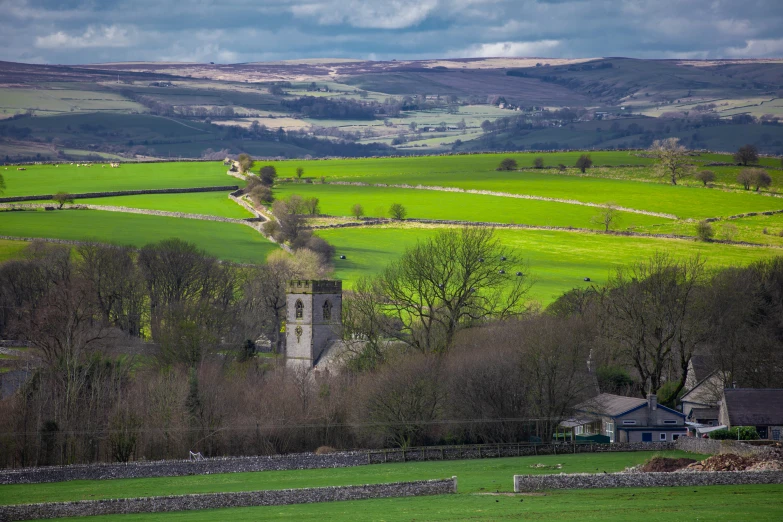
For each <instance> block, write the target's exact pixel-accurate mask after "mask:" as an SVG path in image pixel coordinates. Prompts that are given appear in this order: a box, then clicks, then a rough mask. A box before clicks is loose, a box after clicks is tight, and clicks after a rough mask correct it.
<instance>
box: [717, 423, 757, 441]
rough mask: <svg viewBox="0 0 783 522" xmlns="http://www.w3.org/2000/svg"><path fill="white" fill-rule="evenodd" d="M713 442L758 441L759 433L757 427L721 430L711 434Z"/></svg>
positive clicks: (737, 427) (736, 427)
mask: <svg viewBox="0 0 783 522" xmlns="http://www.w3.org/2000/svg"><path fill="white" fill-rule="evenodd" d="M710 438H711V439H713V440H758V439H759V432H758V431H756V427H755V426H735V427H733V428H731V429H728V430H727V429H721V430H715V431H711V432H710Z"/></svg>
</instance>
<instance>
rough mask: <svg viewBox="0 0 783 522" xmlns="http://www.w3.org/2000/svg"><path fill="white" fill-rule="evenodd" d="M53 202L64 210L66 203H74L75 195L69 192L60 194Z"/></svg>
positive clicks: (55, 196) (54, 197) (56, 195)
mask: <svg viewBox="0 0 783 522" xmlns="http://www.w3.org/2000/svg"><path fill="white" fill-rule="evenodd" d="M52 201H54V202H55V203H57V204H58V205H60V207H59V208H63V205H65V204H66V203H73V194H69V193H67V192H58V193H57V194H55V195H54V196H53V197H52Z"/></svg>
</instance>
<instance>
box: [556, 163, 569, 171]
mask: <svg viewBox="0 0 783 522" xmlns="http://www.w3.org/2000/svg"><path fill="white" fill-rule="evenodd" d="M557 168H558V170H559V171H560V172H565V170H566V169H567V168H568V167H566V166H565V165H563V164H562V163H561V164H560V165H558V166H557Z"/></svg>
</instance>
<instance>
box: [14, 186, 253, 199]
mask: <svg viewBox="0 0 783 522" xmlns="http://www.w3.org/2000/svg"><path fill="white" fill-rule="evenodd" d="M238 189H239V186H238V185H221V186H215V187H191V188H167V189H140V190H114V191H109V192H82V193H79V194H71V197H72V198H73V199H90V198H107V197H112V196H140V195H144V194H189V193H195V192H228V191H233V190H238ZM53 197H54V194H41V195H37V196H9V197H5V198H0V203H17V202H19V201H36V200H40V199H44V200H46V199H52V198H53Z"/></svg>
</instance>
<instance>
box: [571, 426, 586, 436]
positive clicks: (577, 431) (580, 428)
mask: <svg viewBox="0 0 783 522" xmlns="http://www.w3.org/2000/svg"><path fill="white" fill-rule="evenodd" d="M584 431H585V427H584V426H577V427H576V428H575V429H574V435H582V434H583V433H584Z"/></svg>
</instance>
